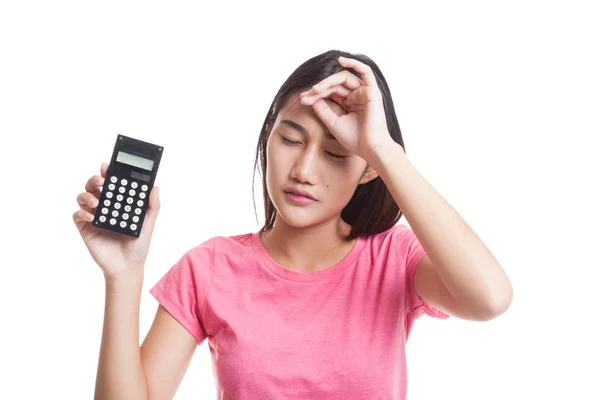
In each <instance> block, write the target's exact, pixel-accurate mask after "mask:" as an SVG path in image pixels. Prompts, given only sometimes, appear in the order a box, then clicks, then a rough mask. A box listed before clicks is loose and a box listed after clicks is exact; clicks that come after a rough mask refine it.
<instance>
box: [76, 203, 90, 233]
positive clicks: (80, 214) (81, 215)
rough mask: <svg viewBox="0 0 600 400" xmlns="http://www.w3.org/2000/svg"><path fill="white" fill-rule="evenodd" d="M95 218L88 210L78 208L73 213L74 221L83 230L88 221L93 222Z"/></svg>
mask: <svg viewBox="0 0 600 400" xmlns="http://www.w3.org/2000/svg"><path fill="white" fill-rule="evenodd" d="M93 220H94V215H93V214H92V213H90V212H88V211H86V210H83V209H81V210H77V211H75V212H74V213H73V222H75V225H76V226H77V229H78V230H79V231H80V232H81V230H82V229H83V228H84V226H85V224H86V222H92V221H93Z"/></svg>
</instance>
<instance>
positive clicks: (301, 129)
mask: <svg viewBox="0 0 600 400" xmlns="http://www.w3.org/2000/svg"><path fill="white" fill-rule="evenodd" d="M281 123H282V124H286V125H288V126H291V127H292V128H294V129H296V130H297V131H299V132H300V133H302V134H306V133H307V130H306V128H305V127H303V126H302V125H300V124H298V123H296V122H294V121H291V120H289V119H282V120H281ZM325 139H329V140H336V141H337V139H336V138H335V136H333V135H332V134H331V133H329V132H327V133H325Z"/></svg>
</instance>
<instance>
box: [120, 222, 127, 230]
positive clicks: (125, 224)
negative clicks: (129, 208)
mask: <svg viewBox="0 0 600 400" xmlns="http://www.w3.org/2000/svg"><path fill="white" fill-rule="evenodd" d="M119 225H120V226H121V228H125V227H126V226H127V222H125V221H121V223H120V224H119Z"/></svg>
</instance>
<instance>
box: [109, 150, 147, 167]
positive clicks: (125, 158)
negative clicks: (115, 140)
mask: <svg viewBox="0 0 600 400" xmlns="http://www.w3.org/2000/svg"><path fill="white" fill-rule="evenodd" d="M117 161H118V162H121V163H123V164H128V165H133V166H134V167H138V168H143V169H146V170H148V171H152V166H153V165H154V161H152V160H149V159H147V158H144V157H140V156H136V155H133V154H129V153H125V152H123V151H119V153H118V154H117Z"/></svg>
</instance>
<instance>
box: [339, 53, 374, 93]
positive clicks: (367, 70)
mask: <svg viewBox="0 0 600 400" xmlns="http://www.w3.org/2000/svg"><path fill="white" fill-rule="evenodd" d="M338 62H339V63H340V65H343V66H344V67H347V68H352V69H353V70H355V71H356V72H358V73H359V74H360V75H361V76H362V80H363V81H364V82H365V83H366V84H367V85H368V86H375V87H377V79H376V78H375V74H374V73H373V70H372V69H371V67H370V66H368V65H367V64H365V63H363V62H361V61H358V60H357V59H355V58H347V57H339V58H338ZM352 76H354V75H352Z"/></svg>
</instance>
